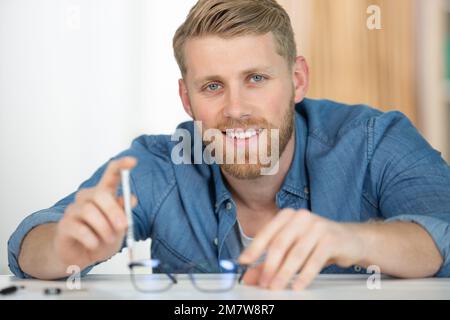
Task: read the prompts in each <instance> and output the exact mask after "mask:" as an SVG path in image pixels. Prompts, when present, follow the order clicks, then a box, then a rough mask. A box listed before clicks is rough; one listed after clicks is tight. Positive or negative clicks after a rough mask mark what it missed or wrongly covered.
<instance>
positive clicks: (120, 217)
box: [83, 187, 127, 232]
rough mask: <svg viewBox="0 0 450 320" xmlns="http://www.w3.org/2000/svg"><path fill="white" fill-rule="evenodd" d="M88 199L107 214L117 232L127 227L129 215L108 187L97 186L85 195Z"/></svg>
mask: <svg viewBox="0 0 450 320" xmlns="http://www.w3.org/2000/svg"><path fill="white" fill-rule="evenodd" d="M83 196H84V197H85V200H86V201H91V202H93V203H94V204H95V205H96V206H97V207H98V208H99V209H100V210H101V212H102V213H103V214H104V215H105V217H106V218H107V220H108V222H109V223H110V224H111V226H112V228H113V229H114V230H115V231H116V232H122V231H123V230H124V229H126V227H127V217H126V215H125V211H124V209H123V207H122V206H120V204H119V202H118V200H117V199H116V197H115V196H113V195H112V194H111V193H110V192H108V191H107V190H106V189H100V188H99V187H97V188H95V190H93V191H92V192H89V193H85V194H84V195H83Z"/></svg>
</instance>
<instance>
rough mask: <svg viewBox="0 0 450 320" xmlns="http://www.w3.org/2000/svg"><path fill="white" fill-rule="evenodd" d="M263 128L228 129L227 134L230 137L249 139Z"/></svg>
mask: <svg viewBox="0 0 450 320" xmlns="http://www.w3.org/2000/svg"><path fill="white" fill-rule="evenodd" d="M261 131H262V129H257V130H255V129H248V130H247V131H242V130H230V129H228V130H226V134H227V137H228V138H231V139H248V138H251V137H253V136H256V135H257V134H258V133H260V132H261Z"/></svg>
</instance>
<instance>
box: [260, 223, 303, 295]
mask: <svg viewBox="0 0 450 320" xmlns="http://www.w3.org/2000/svg"><path fill="white" fill-rule="evenodd" d="M308 222H309V221H307V220H304V219H302V215H298V216H295V217H294V218H293V220H292V223H288V224H285V225H284V227H283V228H282V229H281V230H280V231H279V232H278V234H277V235H276V236H275V238H274V239H273V240H272V241H270V244H269V247H268V249H267V255H266V258H265V260H264V268H263V272H262V274H261V279H260V285H261V287H264V288H266V287H268V286H269V284H270V283H271V281H272V279H273V277H274V275H275V273H276V271H277V270H278V269H280V266H281V265H282V263H283V260H284V259H285V256H286V255H287V253H288V251H289V249H290V248H291V247H292V246H293V245H294V243H295V242H298V241H300V240H299V239H300V237H301V236H302V235H303V234H304V233H305V231H306V230H308V229H309V223H308Z"/></svg>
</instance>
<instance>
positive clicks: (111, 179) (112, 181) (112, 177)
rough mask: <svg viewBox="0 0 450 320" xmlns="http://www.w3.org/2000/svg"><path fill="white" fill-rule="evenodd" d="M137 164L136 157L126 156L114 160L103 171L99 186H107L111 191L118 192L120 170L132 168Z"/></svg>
mask: <svg viewBox="0 0 450 320" xmlns="http://www.w3.org/2000/svg"><path fill="white" fill-rule="evenodd" d="M136 164H137V160H136V158H133V157H124V158H121V159H117V160H112V161H111V162H110V163H109V164H108V166H107V167H106V170H105V172H104V173H103V176H102V178H101V179H100V182H99V183H98V185H99V186H101V187H104V188H107V189H108V190H110V191H111V192H116V189H117V186H118V185H119V183H120V179H121V177H120V170H123V169H132V168H133V167H134V166H135V165H136Z"/></svg>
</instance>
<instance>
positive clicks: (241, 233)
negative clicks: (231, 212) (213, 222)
mask: <svg viewBox="0 0 450 320" xmlns="http://www.w3.org/2000/svg"><path fill="white" fill-rule="evenodd" d="M236 221H237V228H238V230H239V238H240V239H241V245H242V250H245V248H247V247H248V246H249V245H250V243H251V242H252V241H253V238H250V237H249V236H247V235H246V234H245V233H244V230H242V227H241V224H240V223H239V220H236ZM265 258H266V254H265V253H264V254H262V255H261V257H259V259H258V260H256V262H255V263H256V264H259V263H262V262H263V261H264V259H265Z"/></svg>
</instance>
